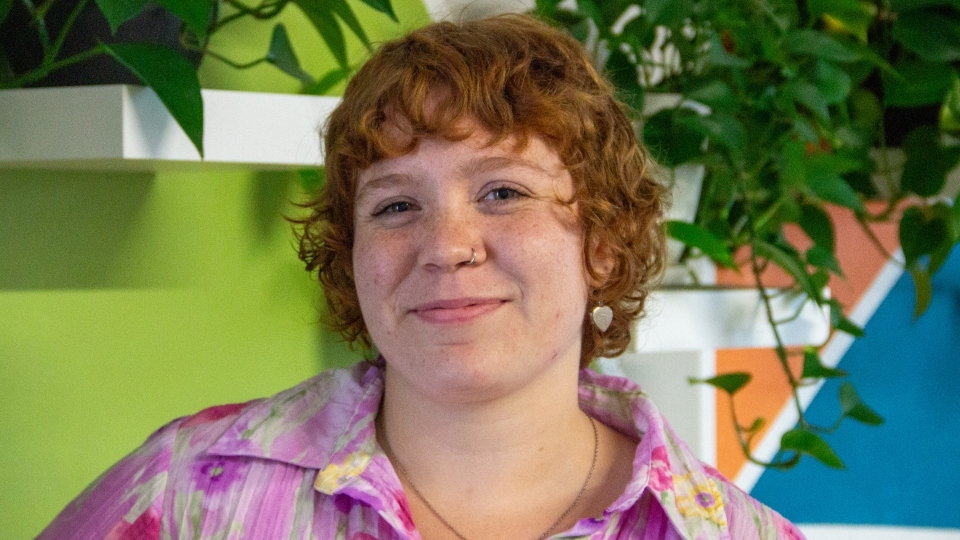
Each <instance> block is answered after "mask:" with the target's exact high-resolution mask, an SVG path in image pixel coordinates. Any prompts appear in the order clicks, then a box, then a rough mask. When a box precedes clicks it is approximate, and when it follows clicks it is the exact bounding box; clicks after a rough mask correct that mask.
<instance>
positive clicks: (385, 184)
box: [356, 156, 552, 200]
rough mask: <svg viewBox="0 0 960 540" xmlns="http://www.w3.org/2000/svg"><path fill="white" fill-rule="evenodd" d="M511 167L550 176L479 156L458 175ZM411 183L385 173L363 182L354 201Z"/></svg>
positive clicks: (505, 159) (506, 159)
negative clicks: (370, 193)
mask: <svg viewBox="0 0 960 540" xmlns="http://www.w3.org/2000/svg"><path fill="white" fill-rule="evenodd" d="M512 167H520V168H524V169H530V170H532V171H534V172H537V173H540V174H544V175H547V176H552V173H550V171H548V170H546V169H544V168H543V167H541V166H540V165H537V164H536V163H533V162H531V161H527V160H525V159H518V158H515V157H512V156H481V157H477V158H474V159H471V160H470V161H469V162H467V163H466V164H464V165H463V166H462V167H461V168H460V174H462V175H464V176H473V175H477V174H483V173H488V172H491V171H496V170H499V169H508V168H512ZM412 181H413V179H412V177H411V176H410V175H408V174H404V173H387V174H384V175H382V176H378V177H376V178H374V179H373V180H370V181H369V182H365V183H364V184H363V185H362V186H360V188H359V189H358V190H357V194H356V199H357V200H360V199H361V198H362V197H363V196H364V195H365V194H366V193H368V192H371V191H377V190H381V189H388V188H390V187H393V186H396V185H398V184H405V183H410V182H412Z"/></svg>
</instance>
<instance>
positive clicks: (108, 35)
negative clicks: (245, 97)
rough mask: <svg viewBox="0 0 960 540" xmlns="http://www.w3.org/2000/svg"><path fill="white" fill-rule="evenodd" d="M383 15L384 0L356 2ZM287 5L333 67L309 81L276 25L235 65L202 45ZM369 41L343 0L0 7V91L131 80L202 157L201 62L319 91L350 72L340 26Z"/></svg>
mask: <svg viewBox="0 0 960 540" xmlns="http://www.w3.org/2000/svg"><path fill="white" fill-rule="evenodd" d="M362 1H363V3H364V4H366V5H368V6H370V7H371V8H373V9H374V10H376V11H378V12H380V13H382V14H384V15H386V16H388V17H389V18H390V19H392V20H393V21H394V22H396V21H397V17H396V14H395V13H394V11H393V7H392V5H391V3H390V0H362ZM289 5H295V6H296V7H297V8H298V9H300V10H301V11H303V13H304V14H305V15H306V16H307V18H308V19H309V21H310V23H311V24H312V26H313V28H314V29H315V30H316V31H317V33H318V34H319V36H320V37H321V38H322V39H323V41H324V43H325V44H326V45H327V47H328V48H329V49H330V51H331V52H332V53H333V56H334V57H335V58H336V60H337V64H338V67H337V68H335V69H333V70H331V71H329V72H328V73H325V74H322V75H320V76H319V77H314V76H313V75H312V74H310V73H307V72H306V71H304V70H303V68H302V67H301V66H300V62H299V61H298V59H297V55H296V54H295V53H294V48H293V46H292V44H291V42H290V40H289V38H288V36H287V32H286V29H285V28H284V26H283V24H282V23H276V24H274V26H273V30H272V35H271V39H270V45H269V48H268V50H267V51H266V52H265V54H264V55H263V56H262V57H260V58H257V59H254V60H252V61H243V62H240V61H235V60H233V59H230V58H228V57H226V56H224V55H222V54H220V53H218V52H217V51H215V50H212V49H210V48H209V47H208V43H209V40H210V37H211V36H212V35H213V34H215V33H216V32H217V31H219V30H220V29H222V28H223V27H225V26H227V25H229V24H232V23H234V22H236V21H238V20H241V19H255V20H260V21H264V22H267V21H270V20H272V19H275V18H276V17H277V16H278V15H280V13H281V12H283V10H284V9H286V8H287V7H288V6H289ZM344 26H345V27H346V29H347V31H349V32H350V33H352V34H353V35H354V36H356V37H357V38H359V40H360V41H361V42H362V43H363V44H364V45H365V46H366V47H367V48H370V47H371V44H370V40H369V38H368V37H367V34H366V32H365V31H364V29H363V26H362V25H361V24H360V22H359V20H358V19H357V17H356V15H355V14H354V12H353V9H352V8H351V7H350V5H349V4H348V3H347V2H346V0H263V1H262V2H261V3H260V4H258V5H255V6H248V5H246V4H245V3H243V2H241V1H240V0H157V1H156V3H153V2H148V1H147V0H96V1H95V2H92V1H91V0H59V1H57V0H44V1H42V2H34V1H33V0H19V1H17V2H14V0H0V36H2V37H0V89H4V88H20V87H25V86H44V85H46V86H58V85H65V84H110V83H131V82H141V83H142V84H144V85H146V86H148V87H149V88H151V89H152V90H153V91H154V92H156V94H157V96H158V97H159V98H160V101H161V102H162V103H163V104H164V106H165V107H166V108H167V110H168V111H169V112H170V115H171V116H172V117H173V118H174V120H176V121H177V123H178V124H179V125H180V127H181V128H183V131H184V132H185V133H186V134H187V137H189V139H190V141H191V142H192V143H193V145H194V146H195V147H196V148H197V151H199V152H200V155H201V156H202V155H203V100H202V98H201V95H200V81H199V79H198V78H197V71H196V70H197V66H198V65H199V61H200V58H202V56H203V55H208V56H211V57H213V58H216V59H218V60H220V61H223V62H225V63H227V64H229V65H231V66H234V67H236V68H238V69H244V68H249V67H252V66H255V65H259V64H261V63H268V64H272V65H274V66H276V67H277V68H278V69H280V70H281V71H283V72H284V73H286V74H288V75H290V76H291V77H294V78H296V79H297V80H299V81H300V82H301V84H302V90H303V91H304V92H305V93H313V94H322V93H324V92H326V91H328V90H329V89H330V88H332V87H333V86H335V85H336V84H337V83H339V82H341V81H343V80H345V79H346V78H347V77H348V76H349V74H350V73H351V71H352V68H353V66H351V65H350V64H349V62H348V59H347V52H346V44H345V31H344V29H343V27H344Z"/></svg>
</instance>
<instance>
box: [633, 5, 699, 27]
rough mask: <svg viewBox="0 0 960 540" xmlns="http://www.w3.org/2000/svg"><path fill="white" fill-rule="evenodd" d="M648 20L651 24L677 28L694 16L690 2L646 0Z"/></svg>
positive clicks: (645, 7)
mask: <svg viewBox="0 0 960 540" xmlns="http://www.w3.org/2000/svg"><path fill="white" fill-rule="evenodd" d="M642 5H643V9H644V11H645V13H646V19H647V20H648V21H650V23H651V24H660V25H663V26H667V27H675V26H677V25H678V24H679V23H682V22H683V21H684V20H686V19H688V18H689V17H690V16H691V15H692V14H693V7H694V5H693V2H691V1H690V0H646V1H645V2H643V4H642Z"/></svg>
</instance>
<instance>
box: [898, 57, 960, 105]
mask: <svg viewBox="0 0 960 540" xmlns="http://www.w3.org/2000/svg"><path fill="white" fill-rule="evenodd" d="M896 70H897V72H896V74H897V75H899V76H895V75H892V74H885V75H884V76H883V101H884V103H886V104H887V105H890V106H893V107H919V106H922V105H933V104H938V103H941V102H942V101H943V99H944V96H946V95H947V93H948V92H950V89H951V88H952V87H953V81H954V76H955V75H954V71H953V67H952V66H951V65H950V64H940V63H936V64H934V63H929V62H907V63H903V64H899V65H897V66H896Z"/></svg>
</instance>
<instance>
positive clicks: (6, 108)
mask: <svg viewBox="0 0 960 540" xmlns="http://www.w3.org/2000/svg"><path fill="white" fill-rule="evenodd" d="M202 94H203V104H204V117H205V118H204V138H203V145H204V150H205V158H204V159H203V162H204V163H208V164H243V165H245V166H248V167H252V168H263V169H272V168H289V167H309V166H316V165H319V164H321V163H322V158H321V152H320V140H319V129H320V127H321V125H322V124H323V122H324V121H325V120H326V118H327V116H328V115H329V114H330V112H331V111H332V110H333V108H334V107H335V106H336V105H337V103H338V102H339V98H334V97H319V96H302V95H294V94H266V93H256V92H234V91H226V90H203V91H202ZM200 161H201V159H200V154H199V153H198V152H197V150H196V148H194V147H193V144H191V143H190V140H189V139H188V138H187V136H186V134H185V133H184V132H183V130H182V129H180V126H179V125H177V123H176V122H175V121H174V120H173V118H172V117H171V116H170V113H168V112H167V110H166V108H164V107H163V105H162V104H161V102H160V100H159V98H157V95H156V94H155V93H154V92H153V90H150V89H149V88H144V87H140V86H128V85H104V86H77V87H61V88H28V89H13V90H3V91H0V168H46V169H77V168H79V169H98V170H155V169H158V168H166V167H177V166H183V165H188V166H196V164H197V163H199V162H200Z"/></svg>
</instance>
